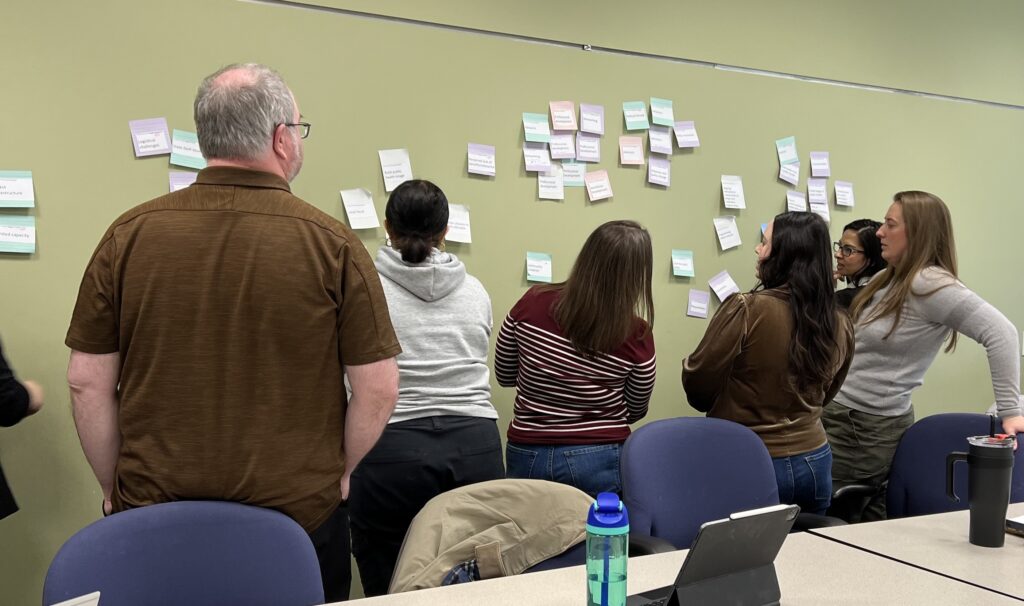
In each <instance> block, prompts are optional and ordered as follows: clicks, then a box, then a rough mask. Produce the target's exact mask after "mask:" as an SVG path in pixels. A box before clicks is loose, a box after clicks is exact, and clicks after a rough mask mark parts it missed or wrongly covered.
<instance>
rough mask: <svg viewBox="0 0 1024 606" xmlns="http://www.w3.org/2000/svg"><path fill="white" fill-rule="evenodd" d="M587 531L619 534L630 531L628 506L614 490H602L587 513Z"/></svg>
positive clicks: (601, 533)
mask: <svg viewBox="0 0 1024 606" xmlns="http://www.w3.org/2000/svg"><path fill="white" fill-rule="evenodd" d="M587 532H589V533H591V534H600V535H617V534H626V533H628V532H629V514H628V513H627V512H626V506H625V505H624V504H623V503H622V501H620V500H619V496H618V495H617V494H615V493H614V492H602V493H599V494H598V495H597V500H596V501H594V504H593V505H591V507H590V513H589V514H587Z"/></svg>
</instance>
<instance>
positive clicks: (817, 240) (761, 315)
mask: <svg viewBox="0 0 1024 606" xmlns="http://www.w3.org/2000/svg"><path fill="white" fill-rule="evenodd" d="M756 252H757V276H758V278H759V280H760V283H759V284H758V285H757V286H756V287H755V288H754V290H752V291H750V292H749V293H745V294H736V295H733V296H732V297H730V298H728V299H726V301H725V302H724V303H723V304H722V307H721V308H720V309H719V310H718V312H717V313H716V314H715V316H714V318H712V320H711V323H710V325H709V326H708V330H707V332H706V333H705V335H704V339H703V340H702V341H701V343H700V345H698V346H697V349H696V351H694V352H693V353H692V354H691V355H690V356H689V357H688V358H686V359H685V360H684V361H683V388H684V389H685V390H686V397H687V399H688V400H689V402H690V405H691V406H693V407H694V408H695V409H697V410H699V411H701V412H706V413H707V414H708V416H709V417H718V418H722V419H729V420H731V421H736V422H737V423H741V424H743V425H746V426H747V427H749V428H751V429H752V430H754V431H755V432H756V433H757V434H758V436H760V437H761V439H762V440H763V441H764V443H765V446H767V448H768V452H769V453H770V454H771V456H772V460H773V462H774V464H775V477H776V480H777V482H778V485H779V500H780V501H781V502H783V503H794V504H796V505H799V506H800V508H801V509H802V510H803V511H807V512H811V513H818V514H823V513H825V510H826V509H827V508H828V505H829V501H830V497H831V492H832V452H831V450H829V446H828V441H827V440H826V438H825V430H824V428H823V427H822V425H821V409H822V406H823V405H824V404H825V403H826V402H829V401H830V400H831V399H832V397H833V396H834V395H835V394H836V392H837V391H839V387H840V386H841V385H842V383H843V379H844V378H845V377H846V371H847V370H848V369H849V367H850V360H851V358H852V355H853V328H852V325H851V323H850V320H849V318H848V317H847V315H846V313H845V312H843V311H840V310H839V309H837V307H836V301H835V295H834V294H833V290H832V262H831V247H830V242H829V234H828V226H827V225H826V224H825V222H824V221H823V220H822V219H821V218H820V217H818V216H817V215H814V214H811V213H800V212H797V213H794V212H788V213H783V214H781V215H778V216H777V217H775V220H774V221H773V222H772V223H769V224H768V227H767V229H766V230H765V232H764V236H763V239H762V241H761V243H760V244H758V245H757V247H756Z"/></svg>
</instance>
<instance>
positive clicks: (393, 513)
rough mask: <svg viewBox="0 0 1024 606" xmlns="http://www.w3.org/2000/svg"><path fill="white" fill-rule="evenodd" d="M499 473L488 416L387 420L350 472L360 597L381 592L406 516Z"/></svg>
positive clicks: (495, 440)
mask: <svg viewBox="0 0 1024 606" xmlns="http://www.w3.org/2000/svg"><path fill="white" fill-rule="evenodd" d="M504 477H505V468H504V466H503V465H502V461H501V436H500V434H499V433H498V427H497V425H496V424H495V422H494V420H493V419H481V418H476V417H458V416H437V417H425V418H422V419H413V420H411V421H402V422H400V423H391V424H390V425H388V426H387V428H386V429H385V430H384V433H383V435H381V438H380V440H379V441H378V442H377V445H376V446H374V447H373V450H371V451H370V452H369V454H367V455H366V457H365V458H364V459H363V460H362V462H361V463H360V464H359V467H357V468H356V470H355V471H354V472H353V473H352V481H351V483H350V486H349V491H350V494H349V513H350V515H351V516H352V552H353V555H355V557H356V564H357V565H358V566H359V576H360V578H361V579H362V582H363V591H364V592H365V594H366V596H367V597H370V596H375V595H383V594H385V593H387V591H388V586H389V585H390V583H391V575H392V573H394V570H395V564H396V563H397V561H398V552H399V550H400V549H401V547H402V541H403V540H404V539H405V532H406V530H408V528H409V524H410V523H411V522H412V519H413V517H415V516H416V514H417V513H419V510H420V509H421V508H422V507H423V505H425V504H426V502H427V501H429V500H430V499H432V498H433V497H435V496H437V495H439V494H441V493H442V492H447V491H449V490H451V489H453V488H458V487H460V486H465V485H467V484H473V483H475V482H483V481H486V480H497V479H501V478H504Z"/></svg>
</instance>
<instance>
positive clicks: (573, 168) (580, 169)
mask: <svg viewBox="0 0 1024 606" xmlns="http://www.w3.org/2000/svg"><path fill="white" fill-rule="evenodd" d="M586 178H587V165H586V164H584V163H583V162H573V161H571V160H565V161H563V162H562V184H563V185H564V186H565V187H584V186H585V185H586V183H585V180H586Z"/></svg>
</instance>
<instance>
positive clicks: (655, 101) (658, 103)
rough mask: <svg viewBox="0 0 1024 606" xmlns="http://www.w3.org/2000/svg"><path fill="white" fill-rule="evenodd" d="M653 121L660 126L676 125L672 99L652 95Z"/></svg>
mask: <svg viewBox="0 0 1024 606" xmlns="http://www.w3.org/2000/svg"><path fill="white" fill-rule="evenodd" d="M651 121H652V122H654V123H655V124H658V125H660V126H675V124H676V117H675V113H674V112H673V111H672V101H671V100H670V99H659V98H657V97H651Z"/></svg>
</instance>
